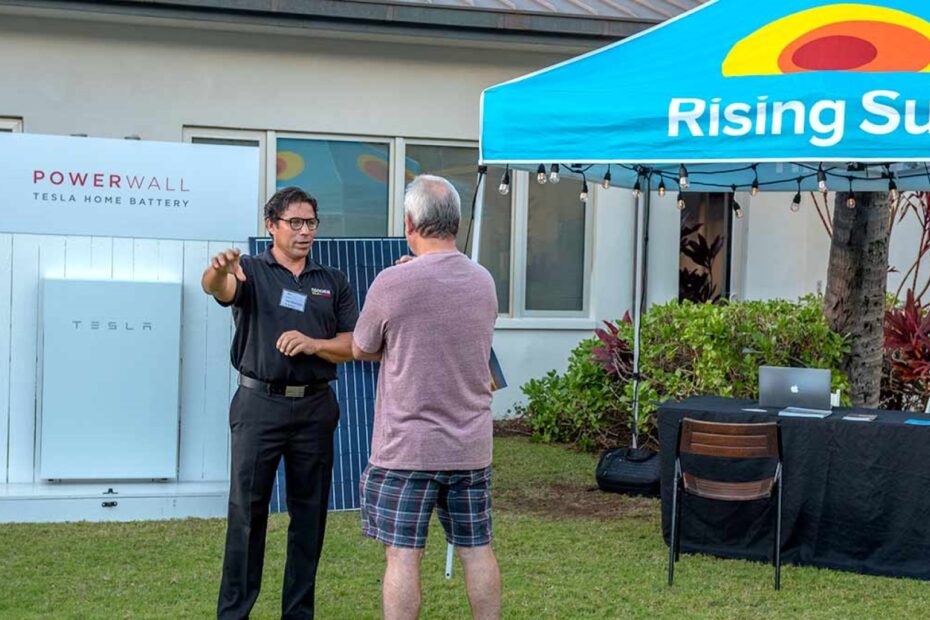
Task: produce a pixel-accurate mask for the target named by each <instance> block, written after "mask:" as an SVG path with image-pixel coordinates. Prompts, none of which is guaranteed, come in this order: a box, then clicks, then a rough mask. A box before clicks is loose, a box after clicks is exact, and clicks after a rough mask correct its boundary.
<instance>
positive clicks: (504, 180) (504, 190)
mask: <svg viewBox="0 0 930 620" xmlns="http://www.w3.org/2000/svg"><path fill="white" fill-rule="evenodd" d="M497 191H499V192H500V193H501V196H506V195H507V194H509V193H510V168H509V167H507V168H505V169H504V176H502V177H501V184H500V185H499V186H498V188H497Z"/></svg>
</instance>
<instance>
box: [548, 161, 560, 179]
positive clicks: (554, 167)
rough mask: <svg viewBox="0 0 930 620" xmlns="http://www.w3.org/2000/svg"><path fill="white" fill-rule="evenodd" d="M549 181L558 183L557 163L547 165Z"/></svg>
mask: <svg viewBox="0 0 930 620" xmlns="http://www.w3.org/2000/svg"><path fill="white" fill-rule="evenodd" d="M549 182H550V183H558V182H559V165H558V164H552V165H551V166H549Z"/></svg>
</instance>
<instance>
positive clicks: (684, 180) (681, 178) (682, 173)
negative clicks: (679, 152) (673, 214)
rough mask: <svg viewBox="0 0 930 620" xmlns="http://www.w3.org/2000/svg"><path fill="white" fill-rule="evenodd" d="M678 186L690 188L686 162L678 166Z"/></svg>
mask: <svg viewBox="0 0 930 620" xmlns="http://www.w3.org/2000/svg"><path fill="white" fill-rule="evenodd" d="M678 186H679V187H680V188H681V189H688V169H687V168H685V165H684V164H681V165H680V166H679V167H678Z"/></svg>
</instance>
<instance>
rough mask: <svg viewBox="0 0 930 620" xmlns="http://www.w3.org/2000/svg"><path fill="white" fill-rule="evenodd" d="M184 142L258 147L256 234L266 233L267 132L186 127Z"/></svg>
mask: <svg viewBox="0 0 930 620" xmlns="http://www.w3.org/2000/svg"><path fill="white" fill-rule="evenodd" d="M182 137H183V140H184V142H190V143H192V144H215V145H223V146H241V147H248V148H255V147H258V153H259V155H258V170H257V171H256V172H257V174H258V197H257V198H258V209H257V212H256V213H257V215H256V234H258V235H263V234H265V216H264V206H265V201H266V200H267V198H266V196H265V191H266V174H265V170H266V168H267V166H266V162H265V159H266V151H265V144H266V143H267V139H266V132H264V131H249V130H245V129H214V128H210V127H185V128H184V130H183V132H182Z"/></svg>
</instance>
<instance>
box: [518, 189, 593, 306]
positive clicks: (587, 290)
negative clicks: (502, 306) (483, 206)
mask: <svg viewBox="0 0 930 620" xmlns="http://www.w3.org/2000/svg"><path fill="white" fill-rule="evenodd" d="M515 176H516V179H517V183H518V185H517V187H516V188H515V190H516V191H518V192H520V194H521V197H520V200H516V199H514V203H515V205H516V209H518V210H522V213H521V214H520V215H519V219H518V222H519V226H520V230H523V231H527V234H525V235H523V238H522V240H521V245H522V247H521V248H520V253H519V254H518V255H517V254H515V255H514V256H515V257H516V256H519V259H520V261H521V263H520V264H519V265H518V266H517V267H516V268H515V273H517V274H520V278H519V280H520V284H521V291H520V293H521V294H520V297H519V299H520V304H519V305H518V306H516V308H518V309H519V311H520V313H519V314H518V315H514V318H517V317H525V318H531V319H587V318H590V317H591V272H592V267H593V266H594V212H595V210H596V208H597V191H595V188H594V185H595V183H591V182H589V183H588V201H587V202H586V203H585V210H584V257H583V258H582V292H581V310H530V309H527V307H526V283H527V276H526V268H527V250H528V246H529V233H528V230H529V207H530V183H531V182H533V181H531V178H530V173H529V172H527V171H518V172H517V174H516V175H515ZM534 176H535V174H534ZM576 176H577V175H574V174H562V179H563V180H565V179H572V180H575V179H576ZM578 179H579V180H580V177H578Z"/></svg>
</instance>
